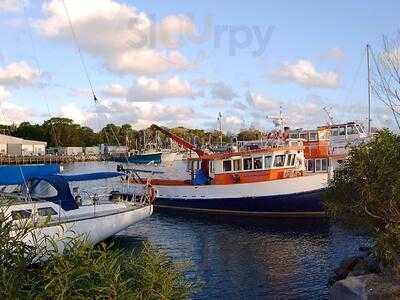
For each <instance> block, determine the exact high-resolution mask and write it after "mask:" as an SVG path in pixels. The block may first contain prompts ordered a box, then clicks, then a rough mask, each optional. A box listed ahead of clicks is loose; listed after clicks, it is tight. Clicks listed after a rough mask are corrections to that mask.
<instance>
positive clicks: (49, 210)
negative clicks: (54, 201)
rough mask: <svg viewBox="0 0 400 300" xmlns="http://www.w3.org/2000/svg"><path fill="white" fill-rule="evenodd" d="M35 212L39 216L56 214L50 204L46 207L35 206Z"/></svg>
mask: <svg viewBox="0 0 400 300" xmlns="http://www.w3.org/2000/svg"><path fill="white" fill-rule="evenodd" d="M46 211H47V213H45V214H43V212H46ZM37 214H38V216H40V217H48V216H57V215H58V213H57V212H56V211H55V209H54V208H52V207H51V206H46V207H38V208H37Z"/></svg>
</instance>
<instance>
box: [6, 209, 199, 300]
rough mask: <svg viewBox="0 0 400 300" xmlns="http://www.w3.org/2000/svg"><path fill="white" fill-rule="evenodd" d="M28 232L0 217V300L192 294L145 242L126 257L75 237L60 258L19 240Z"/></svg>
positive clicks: (174, 269) (179, 271)
mask: <svg viewBox="0 0 400 300" xmlns="http://www.w3.org/2000/svg"><path fill="white" fill-rule="evenodd" d="M30 234H32V229H31V227H28V226H22V227H20V228H18V229H16V228H15V226H14V225H13V224H12V222H11V221H10V220H7V219H6V218H5V217H4V216H3V215H0V238H1V240H0V262H1V266H0V299H116V298H118V299H186V298H188V297H189V296H190V295H191V293H192V292H193V290H194V285H193V284H192V283H191V282H189V281H188V280H187V279H186V277H185V276H184V274H183V270H182V269H180V268H178V267H177V265H176V264H174V263H172V262H171V261H170V259H169V258H168V257H167V256H166V255H164V254H163V253H161V252H160V251H158V250H157V249H155V248H154V247H152V246H151V245H150V244H148V243H144V244H143V246H142V247H141V248H140V249H137V250H136V252H132V253H127V252H123V251H121V250H116V249H114V248H113V246H112V245H110V246H106V244H104V243H103V244H101V245H98V246H95V247H93V246H92V245H91V244H89V243H88V242H86V241H85V240H84V239H82V238H76V239H71V240H70V241H69V242H68V243H67V245H66V247H65V249H64V252H63V253H62V254H61V253H59V252H58V251H48V250H46V249H44V248H42V249H41V248H40V247H39V248H37V247H30V246H27V245H26V244H24V243H23V242H21V241H22V239H23V238H24V237H26V236H27V235H30ZM38 244H40V242H39V243H38ZM47 244H48V243H47ZM43 256H45V257H46V258H47V259H46V261H45V262H38V259H37V258H38V257H43Z"/></svg>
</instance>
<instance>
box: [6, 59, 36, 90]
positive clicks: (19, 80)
mask: <svg viewBox="0 0 400 300" xmlns="http://www.w3.org/2000/svg"><path fill="white" fill-rule="evenodd" d="M41 74H42V73H41V72H40V71H39V70H37V69H34V68H32V67H30V66H29V65H28V64H27V63H26V62H24V61H21V62H17V63H12V64H9V65H7V66H5V67H3V68H0V85H3V86H11V87H24V86H30V85H32V84H33V82H34V81H35V80H36V79H38V78H39V77H40V76H41Z"/></svg>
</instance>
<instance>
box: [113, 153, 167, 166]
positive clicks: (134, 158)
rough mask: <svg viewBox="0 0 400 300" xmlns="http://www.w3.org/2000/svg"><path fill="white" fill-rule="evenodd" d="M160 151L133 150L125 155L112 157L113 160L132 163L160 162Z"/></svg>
mask: <svg viewBox="0 0 400 300" xmlns="http://www.w3.org/2000/svg"><path fill="white" fill-rule="evenodd" d="M161 156H162V152H153V151H145V152H141V151H135V152H131V153H128V154H125V155H119V156H117V157H113V160H114V161H117V162H122V163H132V164H151V163H154V164H160V163H161Z"/></svg>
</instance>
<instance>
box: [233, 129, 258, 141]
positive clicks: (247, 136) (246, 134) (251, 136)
mask: <svg viewBox="0 0 400 300" xmlns="http://www.w3.org/2000/svg"><path fill="white" fill-rule="evenodd" d="M237 139H238V140H239V141H254V140H259V139H261V132H260V131H259V130H257V129H245V130H242V131H241V132H239V134H238V135H237Z"/></svg>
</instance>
